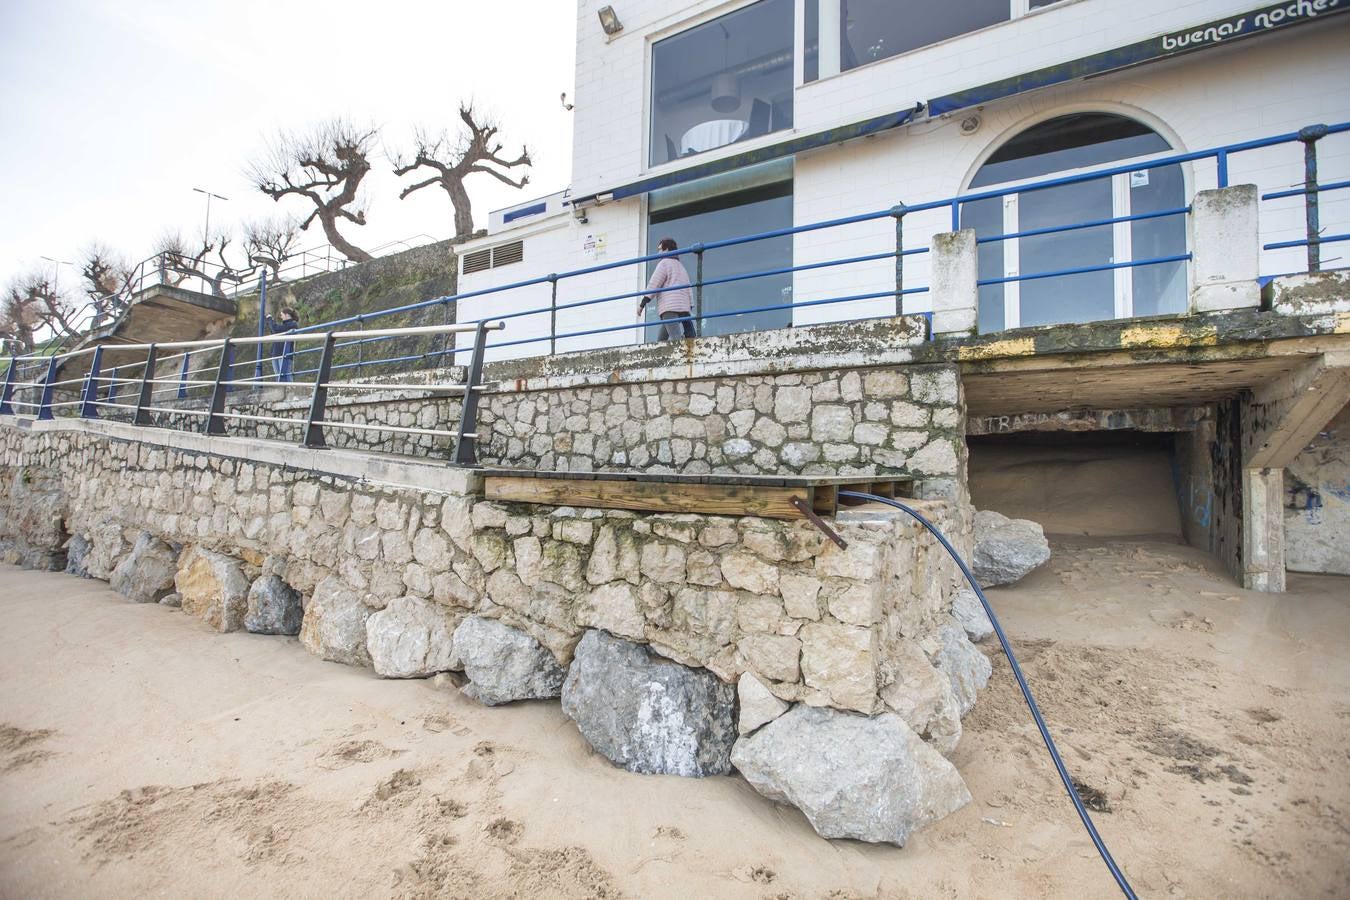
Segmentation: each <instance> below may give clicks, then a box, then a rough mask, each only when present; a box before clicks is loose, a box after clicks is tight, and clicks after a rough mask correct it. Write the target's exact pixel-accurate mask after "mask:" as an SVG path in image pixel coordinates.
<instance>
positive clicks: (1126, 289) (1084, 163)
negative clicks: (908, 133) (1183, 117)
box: [961, 113, 1186, 332]
mask: <svg viewBox="0 0 1350 900" xmlns="http://www.w3.org/2000/svg"><path fill="white" fill-rule="evenodd" d="M1171 149H1172V147H1171V145H1170V144H1169V143H1168V142H1167V141H1166V140H1165V139H1164V138H1163V137H1162V136H1161V135H1159V134H1158V133H1157V132H1156V131H1154V130H1153V129H1151V128H1149V127H1148V126H1147V125H1144V124H1142V123H1140V122H1137V121H1135V120H1133V119H1128V118H1126V117H1124V116H1118V115H1112V114H1109V113H1075V114H1073V115H1065V116H1059V117H1057V118H1054V119H1050V120H1048V121H1045V122H1041V123H1040V124H1038V125H1033V126H1032V127H1030V128H1028V129H1027V130H1025V131H1023V132H1021V133H1020V134H1018V135H1017V136H1016V137H1014V138H1012V139H1011V140H1009V141H1008V142H1007V143H1005V144H1004V145H1003V146H1002V147H1000V148H999V149H998V150H997V151H996V152H995V153H994V154H993V155H992V156H990V157H989V159H988V160H987V161H986V162H985V163H984V165H982V166H981V167H980V169H979V170H978V171H977V172H976V173H975V177H974V178H973V179H971V183H970V191H971V192H976V193H978V192H980V191H984V190H988V189H990V188H997V187H1002V186H1016V185H1017V184H1018V183H1019V182H1034V181H1046V180H1049V179H1053V178H1054V177H1055V176H1056V175H1064V174H1068V173H1071V172H1074V171H1078V170H1082V169H1087V168H1092V167H1095V166H1100V165H1104V164H1109V163H1115V164H1117V165H1119V164H1120V163H1121V162H1127V161H1129V160H1132V159H1143V158H1146V157H1150V156H1155V155H1157V154H1160V153H1165V152H1167V151H1169V150H1171ZM1185 198H1186V191H1185V185H1184V183H1183V177H1182V172H1181V166H1180V165H1176V164H1174V165H1169V166H1164V167H1161V168H1156V169H1139V170H1136V171H1133V172H1126V173H1123V174H1120V175H1114V176H1110V177H1107V178H1100V179H1093V180H1091V181H1084V182H1078V183H1075V184H1065V185H1058V186H1055V187H1049V188H1041V189H1038V190H1029V191H1021V192H1018V193H1012V194H1007V195H1005V196H1000V197H989V198H986V199H984V200H976V201H971V202H968V203H964V204H962V207H961V226H962V227H963V228H974V229H975V232H976V234H977V235H978V237H980V238H988V237H996V236H1000V235H1022V236H1021V237H1015V238H1009V239H1007V240H1002V241H986V242H984V243H981V244H980V250H979V277H980V280H981V281H985V280H992V279H1003V278H1011V277H1013V276H1019V275H1020V276H1028V275H1038V274H1041V273H1050V272H1062V271H1064V270H1067V269H1082V268H1089V267H1093V266H1105V265H1111V264H1114V263H1117V262H1126V261H1132V260H1133V261H1142V260H1150V259H1159V258H1163V257H1169V256H1179V255H1182V254H1184V253H1185V252H1186V218H1185V215H1184V214H1175V215H1165V216H1159V217H1156V218H1135V219H1131V220H1130V221H1123V222H1122V221H1114V222H1112V221H1111V220H1120V219H1125V218H1129V217H1132V216H1141V215H1147V214H1151V213H1162V212H1166V211H1168V210H1178V209H1181V208H1182V207H1184V206H1185V205H1186V199H1185ZM1087 222H1105V223H1106V224H1100V225H1094V226H1092V227H1089V228H1077V229H1074V230H1071V231H1057V232H1052V233H1047V234H1028V232H1035V231H1038V230H1041V229H1047V228H1055V227H1059V226H1064V225H1071V224H1082V223H1087ZM1185 309H1186V264H1185V262H1184V261H1174V262H1168V263H1152V264H1149V265H1141V266H1133V267H1125V268H1117V269H1102V270H1100V271H1094V272H1079V273H1077V274H1073V275H1055V276H1051V277H1047V278H1026V279H1025V280H1019V281H1005V282H1002V283H999V284H985V285H981V287H980V316H979V328H980V331H981V332H990V331H1000V330H1002V329H1005V328H1017V327H1019V326H1025V325H1050V324H1057V323H1063V322H1091V321H1095V320H1099V319H1112V318H1129V317H1132V316H1152V315H1161V314H1166V313H1180V312H1184V311H1185Z"/></svg>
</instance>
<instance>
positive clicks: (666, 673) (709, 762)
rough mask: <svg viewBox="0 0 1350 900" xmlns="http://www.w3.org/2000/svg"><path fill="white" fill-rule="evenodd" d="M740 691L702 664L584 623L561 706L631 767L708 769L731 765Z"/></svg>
mask: <svg viewBox="0 0 1350 900" xmlns="http://www.w3.org/2000/svg"><path fill="white" fill-rule="evenodd" d="M735 697H736V692H735V688H733V687H732V686H731V685H729V684H724V683H723V682H722V681H720V680H718V678H717V677H716V676H715V675H713V674H712V673H711V672H708V671H706V670H704V669H690V668H688V667H686V666H682V665H680V664H679V663H675V662H671V661H670V660H667V659H662V658H660V657H658V656H655V655H654V654H653V653H652V652H651V651H649V650H648V649H647V648H646V647H643V646H640V645H638V644H634V643H631V642H629V641H625V640H622V639H620V638H616V637H611V636H610V635H608V634H606V633H605V632H603V631H594V630H592V631H587V632H586V635H585V636H584V637H583V638H582V639H581V643H579V644H578V645H577V648H576V654H575V656H574V657H573V659H572V666H571V668H570V669H568V672H567V681H566V682H564V683H563V690H562V708H563V712H565V713H567V715H568V716H570V717H571V719H572V721H574V722H576V723H577V728H578V729H580V730H581V733H582V735H583V736H585V738H586V740H588V741H590V744H591V746H592V747H594V748H595V749H596V750H598V751H599V752H600V753H602V754H604V756H605V757H607V758H608V759H609V760H610V761H611V762H613V763H615V764H616V765H619V766H622V767H623V768H625V769H627V770H629V771H630V772H641V773H644V774H649V775H684V776H687V777H703V776H705V775H725V774H726V773H728V772H730V771H731V746H732V744H733V743H734V742H735V739H736V720H735V719H736V717H735V705H736V704H735Z"/></svg>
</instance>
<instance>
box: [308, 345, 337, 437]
mask: <svg viewBox="0 0 1350 900" xmlns="http://www.w3.org/2000/svg"><path fill="white" fill-rule="evenodd" d="M336 345H337V339H336V338H334V337H333V332H331V331H330V332H328V335H327V336H326V337H325V338H324V339H323V351H322V352H321V353H320V354H319V371H318V374H317V375H315V376H314V393H313V395H311V397H310V401H309V418H308V419H306V420H305V439H304V440H303V441H301V442H300V443H301V445H302V446H305V447H309V448H311V449H316V450H317V449H322V448H324V447H327V446H328V443H327V442H326V441H325V440H324V438H323V420H324V414H325V412H326V411H327V409H328V378H329V376H330V375H332V373H333V347H334V346H336Z"/></svg>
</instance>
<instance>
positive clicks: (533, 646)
mask: <svg viewBox="0 0 1350 900" xmlns="http://www.w3.org/2000/svg"><path fill="white" fill-rule="evenodd" d="M454 654H456V655H458V657H459V659H460V660H461V661H462V662H463V664H464V674H465V675H467V676H468V677H469V683H468V684H466V685H464V687H463V688H462V690H463V691H464V693H465V694H467V695H468V696H470V697H472V698H473V699H475V700H477V701H478V702H479V703H484V704H487V705H488V706H497V705H499V704H502V703H510V702H511V701H513V700H546V699H548V698H550V697H556V696H558V694H559V692H561V690H562V684H563V678H564V677H565V675H566V672H564V671H563V668H562V666H559V665H558V660H557V659H555V658H554V656H553V654H552V653H551V652H549V650H548V649H547V648H545V647H543V646H542V645H541V644H540V643H539V642H538V641H536V640H535V639H534V638H532V637H530V636H529V635H528V634H526V633H525V632H523V631H520V630H519V629H516V628H512V627H511V626H510V625H506V624H504V623H502V622H498V621H497V620H496V619H486V618H484V617H482V616H469V617H468V618H467V619H465V620H464V621H463V622H461V623H459V627H458V628H456V629H455V633H454Z"/></svg>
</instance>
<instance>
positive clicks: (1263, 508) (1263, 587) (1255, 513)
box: [1242, 469, 1284, 593]
mask: <svg viewBox="0 0 1350 900" xmlns="http://www.w3.org/2000/svg"><path fill="white" fill-rule="evenodd" d="M1242 586H1243V587H1244V588H1246V589H1247V590H1249V591H1265V592H1268V593H1279V592H1281V591H1283V590H1284V470H1283V469H1243V470H1242Z"/></svg>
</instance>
